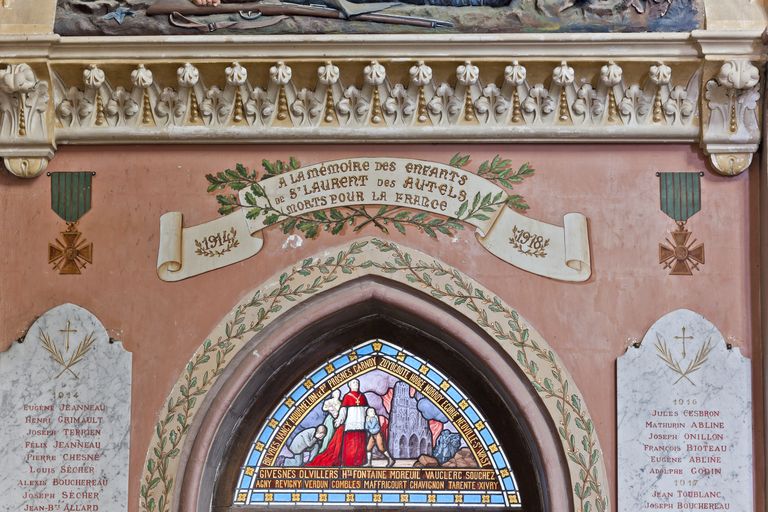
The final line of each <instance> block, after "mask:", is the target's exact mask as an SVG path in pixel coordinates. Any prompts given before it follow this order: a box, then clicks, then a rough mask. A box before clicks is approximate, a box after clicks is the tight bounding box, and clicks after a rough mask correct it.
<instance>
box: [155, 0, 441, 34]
mask: <svg viewBox="0 0 768 512" xmlns="http://www.w3.org/2000/svg"><path fill="white" fill-rule="evenodd" d="M337 1H338V0H337ZM393 5H397V3H375V4H370V5H368V6H366V4H352V3H351V2H344V3H343V6H347V7H349V10H350V11H352V12H350V13H349V14H347V13H346V12H344V11H346V10H347V9H344V11H343V10H341V9H335V8H331V7H325V6H322V5H303V4H297V3H290V2H264V1H255V2H241V3H221V4H220V5H218V6H215V7H214V6H202V5H194V4H193V3H192V2H190V1H189V0H157V1H156V2H155V3H154V4H152V5H151V6H150V7H149V8H148V9H147V15H150V16H152V15H156V14H166V15H169V16H170V20H171V23H172V24H173V25H175V26H179V27H183V28H194V29H198V30H204V31H210V32H213V31H214V30H217V29H225V28H228V29H247V28H259V27H265V26H269V25H273V24H275V23H278V22H280V21H282V20H283V19H285V17H286V16H313V17H317V18H331V19H338V20H348V21H370V22H375V23H390V24H396V25H408V26H413V27H424V28H438V27H453V24H452V23H451V22H449V21H442V20H434V19H430V18H419V17H415V16H404V15H397V14H381V13H379V12H374V11H380V10H382V9H386V8H387V7H391V6H393ZM354 12H360V14H353V13H354ZM224 13H239V14H240V16H241V17H242V18H243V19H245V20H248V21H244V22H218V23H200V22H197V21H194V20H191V19H190V18H187V17H186V16H184V15H197V16H208V15H211V14H224ZM260 16H274V17H275V18H273V19H269V20H267V19H264V20H260V19H258V18H259V17H260ZM251 20H252V21H251Z"/></svg>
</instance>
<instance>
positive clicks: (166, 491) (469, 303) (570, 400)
mask: <svg viewBox="0 0 768 512" xmlns="http://www.w3.org/2000/svg"><path fill="white" fill-rule="evenodd" d="M458 156H459V155H457V157H458ZM233 172H234V171H233ZM243 172H245V169H243ZM212 186H213V185H212ZM372 268H375V269H376V271H377V272H382V273H384V274H388V275H390V276H391V277H392V279H395V280H402V281H403V282H407V283H409V284H410V285H411V286H413V287H414V288H418V289H421V290H423V291H424V292H425V293H428V294H430V295H431V296H433V297H435V298H436V299H437V300H440V301H443V302H444V303H447V304H450V305H452V307H454V308H455V309H456V310H457V311H460V312H462V313H464V314H466V315H468V317H469V318H471V319H473V320H474V321H475V323H476V324H477V325H478V326H479V327H480V328H482V329H483V330H485V331H486V332H487V333H488V334H489V335H491V336H493V338H494V339H496V340H498V341H499V343H501V344H502V346H505V347H508V349H507V350H508V351H509V352H510V355H513V356H514V358H515V362H516V364H517V365H518V366H519V367H520V369H521V370H522V371H523V373H524V374H525V375H526V377H527V378H528V379H529V380H530V382H531V384H532V386H533V388H534V389H535V390H536V392H537V393H538V394H539V396H540V397H541V398H542V399H543V400H545V401H547V402H549V403H554V404H556V406H555V407H554V408H553V409H554V411H553V419H555V421H556V426H557V432H558V434H559V436H560V440H561V442H562V447H563V450H564V453H565V455H566V457H567V459H568V464H569V467H570V468H571V478H572V483H571V485H572V487H571V490H572V494H573V500H574V510H579V511H584V512H605V511H607V510H608V497H607V495H606V489H605V487H604V482H605V475H603V474H602V469H603V465H602V462H601V459H602V457H603V453H602V451H601V450H600V447H599V444H598V439H597V433H596V430H595V425H594V422H593V421H592V419H591V418H590V415H589V413H588V411H587V410H586V407H585V406H584V404H583V403H582V399H581V397H580V394H579V392H578V390H576V389H574V388H575V386H574V385H573V383H572V382H571V380H570V377H569V376H568V374H567V373H566V372H565V370H564V368H563V367H562V366H561V362H560V361H559V359H558V358H557V356H556V355H555V354H554V352H553V351H552V350H549V349H548V347H546V346H545V345H542V344H541V342H540V341H537V340H536V337H535V336H532V335H531V333H530V331H529V330H528V328H527V327H526V326H525V325H524V323H523V322H522V321H521V319H520V318H519V316H518V313H517V312H516V311H515V310H513V309H511V308H509V307H508V306H506V305H505V304H504V303H503V302H502V300H501V299H500V298H499V297H497V296H495V295H493V294H491V293H490V292H488V291H487V290H484V289H483V288H481V287H480V286H479V285H477V284H476V283H474V282H473V281H472V280H471V279H469V278H468V277H466V276H464V275H462V274H461V273H460V272H459V271H458V270H456V269H451V268H448V267H445V266H444V265H443V264H442V263H440V262H439V261H437V260H433V259H430V258H428V257H426V255H421V256H418V255H414V254H412V253H411V252H409V251H408V250H407V249H404V248H401V247H399V246H398V245H397V244H395V243H393V242H389V241H385V240H380V239H377V238H372V239H369V240H361V241H355V242H352V243H351V244H350V245H348V246H345V247H343V248H340V249H339V251H338V253H337V254H336V255H333V254H329V255H328V256H327V257H323V258H311V257H310V258H307V259H305V260H303V261H301V262H299V263H297V264H296V265H294V266H292V267H291V268H289V269H287V270H286V271H285V272H283V273H282V274H280V276H279V279H277V280H276V284H274V285H269V286H265V287H264V288H262V289H259V290H257V291H256V292H255V293H254V294H253V295H252V296H251V298H250V299H249V300H247V301H246V302H244V303H242V304H241V305H239V306H238V307H237V308H236V309H235V311H234V312H233V313H232V315H231V316H230V318H229V319H228V320H227V322H226V324H225V326H224V327H223V335H219V336H217V337H215V338H209V339H207V340H206V341H205V342H204V343H203V345H202V346H201V347H200V348H199V349H198V350H197V352H196V353H195V354H194V356H193V357H192V359H191V360H190V361H189V363H187V365H186V367H185V369H184V371H183V372H182V375H181V377H180V381H179V384H180V385H179V387H178V389H177V390H174V392H173V393H172V395H171V396H170V397H169V400H168V402H167V404H166V407H164V408H163V410H162V411H161V414H160V418H159V421H158V422H157V424H156V426H155V433H154V438H153V441H152V445H151V447H150V450H149V453H148V455H147V459H146V464H145V469H144V474H143V476H142V479H141V487H140V492H139V495H140V504H139V506H140V510H141V511H142V512H169V510H170V501H171V497H172V496H173V492H174V489H175V485H176V480H175V479H174V478H173V475H175V474H176V469H175V468H176V466H177V464H178V463H177V461H176V459H177V458H178V457H179V455H180V453H181V449H182V447H183V443H184V439H185V437H186V436H187V434H188V433H189V430H190V428H191V425H192V421H193V419H194V415H195V414H196V413H197V411H196V406H197V404H198V403H199V399H200V397H205V395H206V394H207V393H208V391H209V390H210V388H211V387H212V386H213V385H214V384H215V383H216V381H217V380H218V378H219V377H220V376H221V375H222V374H223V373H224V370H225V368H226V366H227V365H228V364H229V361H230V359H231V358H232V357H234V355H236V354H237V352H238V350H240V349H241V348H242V346H243V344H244V342H245V340H247V339H250V337H251V336H252V335H255V334H257V333H259V332H262V331H263V330H264V328H265V327H266V326H267V325H269V324H270V322H272V321H273V320H274V319H275V318H277V317H278V316H279V314H280V312H281V311H284V310H285V309H287V308H289V307H290V305H289V304H290V303H297V302H301V301H303V300H305V299H307V298H309V297H312V296H314V295H316V294H317V293H319V292H322V291H323V290H324V289H326V288H329V287H332V286H333V284H332V283H333V282H334V281H338V280H339V279H340V278H342V276H344V275H351V274H354V273H356V272H367V270H366V269H372ZM497 318H498V319H499V320H496V319H497ZM502 321H503V323H502ZM169 468H171V469H170V470H169Z"/></svg>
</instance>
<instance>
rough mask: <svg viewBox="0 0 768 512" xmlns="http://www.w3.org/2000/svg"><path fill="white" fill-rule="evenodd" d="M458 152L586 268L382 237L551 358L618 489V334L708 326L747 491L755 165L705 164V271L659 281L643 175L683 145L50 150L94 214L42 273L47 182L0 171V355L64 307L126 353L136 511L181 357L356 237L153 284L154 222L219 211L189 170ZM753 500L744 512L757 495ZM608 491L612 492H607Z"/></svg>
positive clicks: (697, 162) (758, 392) (53, 220)
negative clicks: (677, 314) (739, 438)
mask: <svg viewBox="0 0 768 512" xmlns="http://www.w3.org/2000/svg"><path fill="white" fill-rule="evenodd" d="M459 151H460V152H464V153H467V152H468V153H471V155H472V161H473V164H474V165H473V164H470V165H469V166H468V168H469V169H476V167H475V166H477V165H479V163H480V162H482V161H483V160H485V159H487V158H490V157H492V156H493V155H495V154H497V153H500V154H501V155H502V156H504V157H506V158H510V159H512V161H513V162H514V163H515V164H516V165H517V164H521V163H523V162H525V161H529V162H530V163H531V165H532V166H533V167H534V168H535V169H536V171H537V172H536V175H535V176H534V177H533V178H531V179H529V180H526V182H525V183H523V184H522V185H520V186H519V187H518V188H517V191H518V192H519V193H521V194H523V195H524V196H525V198H526V199H527V200H528V202H529V203H530V205H531V210H530V212H529V215H531V216H532V217H534V218H536V219H539V220H544V221H548V222H551V223H555V224H561V223H562V214H564V213H566V212H570V211H580V212H582V213H584V214H586V216H587V217H588V218H589V223H590V242H591V250H592V266H593V275H592V277H591V278H590V279H589V281H587V282H585V283H576V284H574V283H564V282H558V281H553V280H550V279H547V278H543V277H540V276H535V275H532V274H528V273H526V272H524V271H522V270H519V269H516V268H514V267H512V266H509V265H507V264H506V263H504V262H502V261H501V260H498V259H496V258H495V257H494V256H492V255H491V254H490V253H488V252H486V251H485V250H484V249H483V248H482V247H480V245H479V244H477V243H476V242H475V240H474V235H473V234H472V232H471V231H470V230H469V229H465V230H464V231H463V232H460V233H459V235H458V236H457V237H456V238H455V239H449V238H448V237H442V238H441V239H440V240H438V241H436V240H433V239H431V238H428V237H427V236H426V235H423V234H419V233H417V232H416V231H414V230H412V229H411V230H409V233H408V235H407V236H403V235H400V234H399V233H394V234H391V235H390V237H391V238H392V239H393V240H395V241H396V242H398V243H401V244H404V245H407V246H411V247H414V248H417V249H419V250H422V251H424V252H427V253H430V254H433V255H434V256H436V257H437V258H440V259H442V260H443V261H445V262H447V263H448V264H450V265H453V266H455V267H458V268H460V269H461V270H463V271H464V272H466V273H467V274H469V275H470V276H472V277H474V278H475V279H477V280H478V281H480V282H481V283H482V284H483V285H485V286H487V287H488V288H490V289H492V290H494V291H495V292H496V293H497V294H498V295H499V296H501V297H502V298H504V299H505V300H506V301H507V302H508V303H509V304H510V305H512V306H513V307H515V308H517V310H518V311H519V312H520V314H521V315H522V316H523V317H524V318H526V319H527V320H528V321H529V322H530V323H531V324H532V325H533V326H534V327H535V328H536V329H537V330H538V331H539V332H540V333H541V334H542V336H543V337H544V338H545V339H546V340H547V341H548V342H549V343H550V344H551V345H552V346H553V347H554V348H555V349H556V350H557V352H558V353H559V355H560V356H561V358H562V359H563V360H564V362H565V363H566V365H567V366H568V368H569V370H570V372H571V373H572V374H573V376H574V378H575V380H576V383H577V384H578V386H579V387H580V389H581V391H582V392H583V393H584V396H585V398H586V400H587V404H588V406H589V408H590V411H591V413H592V415H593V417H594V419H595V421H596V424H597V430H598V433H599V436H600V441H601V443H602V446H603V449H604V450H605V452H606V453H605V458H606V463H607V465H608V471H609V477H610V479H611V481H612V482H615V456H616V455H615V454H616V446H615V366H614V363H615V360H616V358H617V357H618V356H620V355H621V354H622V353H623V352H624V350H625V347H626V346H627V344H628V341H627V340H628V338H630V337H634V338H638V339H639V338H642V336H643V334H644V333H645V331H646V330H647V329H648V327H650V325H651V324H652V323H653V322H654V321H655V320H656V319H658V318H659V317H660V316H662V315H663V314H665V313H667V312H669V311H671V310H673V309H677V308H689V309H692V310H694V311H697V312H699V313H701V314H703V315H704V316H705V317H707V318H708V319H709V320H711V321H712V322H713V323H714V324H715V325H717V326H718V328H719V329H720V330H721V331H722V332H723V334H724V335H725V336H726V337H730V336H732V337H733V339H734V340H735V343H736V344H737V345H738V346H739V347H741V349H742V352H743V353H744V354H745V355H747V356H749V357H752V359H753V375H754V390H755V392H754V397H753V398H754V404H755V427H756V428H755V455H756V465H757V474H756V481H757V482H762V474H763V465H764V461H763V457H762V453H763V445H762V443H763V441H762V440H763V438H764V436H763V429H764V425H763V422H762V419H761V418H762V417H763V414H762V406H761V404H762V380H763V375H762V372H761V365H760V360H761V358H762V354H761V347H760V344H759V341H758V336H759V317H758V303H757V301H758V282H759V273H758V272H759V269H758V250H759V240H758V233H757V229H758V227H757V218H758V204H757V180H756V179H754V174H755V173H756V172H757V171H756V170H754V169H753V170H752V171H751V174H752V176H751V175H750V173H745V174H743V175H741V176H738V177H735V178H722V177H717V176H715V175H713V174H712V173H711V172H709V171H707V172H706V174H705V176H704V178H702V204H703V207H702V210H701V212H700V213H699V214H697V215H696V216H695V217H693V218H692V220H691V221H689V223H688V227H689V228H690V229H691V230H692V231H693V233H694V236H695V237H696V238H698V239H699V240H700V241H702V242H704V243H705V245H706V264H705V265H704V266H703V267H702V269H701V271H700V272H698V273H696V275H694V276H693V277H676V276H668V275H667V273H666V272H665V271H664V270H663V269H662V268H661V266H660V265H659V264H658V243H659V242H660V241H663V240H664V238H665V237H666V236H668V230H670V229H672V228H673V227H674V223H673V222H672V221H671V220H670V219H669V218H668V217H666V216H665V215H664V214H663V213H662V212H661V211H659V192H658V189H659V186H658V178H656V176H655V172H657V171H694V170H707V169H706V164H705V160H704V159H703V157H702V155H700V153H699V151H698V150H697V149H696V148H692V147H690V146H685V145H673V146H628V145H602V146H597V145H548V146H544V145H539V146H535V145H515V146H511V145H464V146H440V145H431V146H430V145H422V146H415V145H414V146H407V145H397V146H396V145H371V146H363V145H359V146H347V147H342V146H309V145H307V146H301V145H293V146H205V147H203V146H168V147H140V146H124V147H91V148H85V147H78V148H69V147H65V148H63V149H61V150H60V151H59V152H58V154H57V156H56V158H55V159H54V160H53V162H52V163H51V165H50V169H49V170H52V171H75V170H92V171H96V173H97V176H96V177H95V178H94V186H93V207H92V210H91V212H90V213H88V214H87V215H86V216H85V217H84V218H83V219H82V220H81V222H80V229H81V231H82V232H83V233H84V234H85V237H86V238H87V239H88V240H90V241H92V242H93V243H94V259H95V262H94V264H93V266H91V267H89V268H87V269H86V270H85V271H84V272H83V274H82V275H80V276H60V275H58V274H57V273H56V272H54V271H53V270H51V268H50V266H49V265H48V264H47V244H48V243H49V242H52V241H53V240H54V238H56V237H57V236H58V235H59V231H61V230H62V229H63V228H64V223H63V221H61V220H60V219H59V218H58V217H57V216H56V214H55V213H54V212H53V211H51V209H50V192H49V190H50V185H49V180H48V178H46V177H41V178H38V179H35V180H26V181H25V180H19V179H16V178H13V177H11V176H10V175H8V174H7V173H0V197H2V202H0V218H2V219H3V220H2V222H1V223H0V240H2V241H3V246H4V247H3V254H4V256H3V271H2V274H1V275H2V280H1V281H0V343H2V345H0V349H3V350H4V349H6V348H7V347H8V346H9V345H10V344H11V343H12V341H13V340H14V339H16V338H19V337H20V336H22V335H23V334H24V331H25V330H26V329H27V328H28V327H29V325H30V324H31V323H32V321H33V320H34V318H35V317H36V316H39V315H40V314H42V313H43V312H45V311H46V310H48V309H50V308H51V307H53V306H55V305H57V304H60V303H62V302H73V303H75V304H78V305H81V306H83V307H85V308H87V309H89V310H90V311H92V312H93V313H94V314H95V315H96V316H97V317H99V318H100V319H101V321H102V322H103V323H104V325H105V326H106V327H107V329H108V331H109V332H110V335H111V336H112V337H114V338H117V339H120V340H123V342H124V344H125V347H126V348H127V349H128V350H129V351H131V352H133V372H134V375H133V383H134V384H133V405H132V408H133V425H132V432H131V436H132V443H131V444H132V449H131V484H130V485H131V487H130V490H131V495H130V502H129V510H136V509H137V508H138V487H139V478H140V474H141V468H142V466H143V463H144V457H145V454H146V450H147V446H148V443H149V441H150V436H151V433H152V430H153V427H154V422H155V419H156V414H157V412H158V411H159V409H160V407H161V405H162V403H163V401H164V399H165V397H166V395H167V394H168V392H169V391H170V389H171V387H172V385H173V383H174V382H175V381H176V379H177V377H178V375H179V373H180V372H181V370H182V367H183V366H184V364H185V363H186V361H187V359H188V358H189V356H190V355H191V354H192V353H193V351H194V350H195V349H196V348H197V347H198V346H199V345H200V343H201V342H202V341H203V340H204V339H205V337H206V335H207V334H208V333H209V332H210V331H211V330H212V328H213V327H214V325H215V324H217V323H218V322H219V321H220V320H221V319H222V318H223V317H224V316H225V315H226V314H227V313H228V311H229V310H230V309H231V308H232V306H233V305H234V304H235V303H236V302H237V301H238V299H240V298H241V297H242V296H243V295H244V294H246V292H248V291H249V290H251V289H254V288H256V287H257V286H258V285H259V284H260V283H262V282H263V281H264V280H266V279H267V278H268V277H270V276H271V275H272V274H274V273H275V272H277V271H278V270H280V269H282V268H283V267H284V266H286V265H289V264H291V263H293V262H295V261H298V260H300V259H302V258H305V257H307V256H310V255H312V254H314V253H317V252H319V251H320V250H321V249H322V248H324V247H328V246H332V245H337V244H340V243H342V241H346V240H351V239H353V238H355V237H357V236H360V235H371V234H375V235H381V233H380V232H378V231H377V230H376V229H375V228H374V227H372V226H370V227H369V228H367V229H365V230H364V231H363V232H361V233H359V234H354V233H352V232H350V231H346V232H345V233H343V234H342V235H339V236H332V235H330V234H328V233H323V234H321V235H320V237H319V239H317V240H310V241H304V242H303V243H302V244H300V245H299V246H296V245H297V244H290V243H288V244H287V243H286V238H287V237H286V235H283V234H282V233H281V232H279V231H278V230H277V229H276V228H270V229H268V230H267V231H266V232H265V236H264V239H265V248H264V250H263V252H262V253H260V254H259V255H257V256H255V257H253V258H251V259H249V260H246V261H243V262H241V263H238V264H236V265H233V266H231V267H227V268H224V269H220V270H217V271H214V272H210V273H208V274H204V275H201V276H198V277H195V278H192V279H188V280H186V281H182V282H178V283H165V282H162V281H160V280H159V279H158V277H157V275H156V273H155V262H156V258H157V245H158V236H159V233H158V226H159V217H160V215H161V214H163V213H165V212H167V211H182V212H183V213H184V216H185V224H186V225H193V224H198V223H201V222H204V221H207V220H210V219H212V218H214V217H216V216H217V213H216V201H215V199H214V195H213V194H207V193H206V191H205V189H206V186H207V183H206V181H205V178H204V175H205V174H206V173H209V172H216V171H219V170H222V169H224V168H226V167H230V166H234V164H235V163H236V162H242V163H244V164H245V165H247V166H253V165H259V162H261V160H262V159H263V158H267V159H270V160H275V159H278V158H281V159H287V158H288V156H291V155H292V156H296V157H297V158H298V159H299V160H300V161H301V162H302V163H303V164H310V163H314V162H319V161H323V160H330V159H334V158H343V157H350V156H403V157H414V158H420V159H429V160H435V161H441V162H448V160H449V159H450V157H451V155H453V154H454V153H456V152H459ZM756 489H758V491H757V492H758V496H757V503H756V505H757V508H758V509H760V508H762V507H763V503H764V495H763V494H764V492H763V491H762V490H761V486H760V485H756ZM615 493H616V489H615V487H614V489H613V490H612V496H613V498H614V499H615V496H616V494H615Z"/></svg>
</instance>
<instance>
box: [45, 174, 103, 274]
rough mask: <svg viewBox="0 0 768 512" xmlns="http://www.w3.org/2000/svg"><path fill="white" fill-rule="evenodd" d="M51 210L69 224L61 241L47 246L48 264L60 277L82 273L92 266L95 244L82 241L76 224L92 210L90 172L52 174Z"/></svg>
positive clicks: (62, 233)
mask: <svg viewBox="0 0 768 512" xmlns="http://www.w3.org/2000/svg"><path fill="white" fill-rule="evenodd" d="M48 175H49V176H50V177H51V209H52V210H53V211H54V212H56V214H57V215H58V216H59V217H61V218H62V220H64V222H66V223H67V229H65V230H64V231H62V232H61V239H58V238H57V239H56V240H55V241H54V243H52V244H48V263H50V264H52V265H53V269H54V270H58V271H59V274H80V271H81V269H83V268H85V266H86V265H87V264H88V263H93V244H92V243H89V242H88V241H87V240H85V239H84V238H82V233H80V231H78V229H77V221H78V220H80V217H82V216H83V215H85V213H86V212H88V210H90V209H91V178H92V177H93V175H94V173H91V172H52V173H48Z"/></svg>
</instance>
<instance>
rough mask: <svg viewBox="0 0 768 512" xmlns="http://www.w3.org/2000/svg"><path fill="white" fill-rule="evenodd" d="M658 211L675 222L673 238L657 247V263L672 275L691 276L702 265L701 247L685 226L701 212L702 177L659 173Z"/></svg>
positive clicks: (702, 253) (686, 173) (689, 174)
mask: <svg viewBox="0 0 768 512" xmlns="http://www.w3.org/2000/svg"><path fill="white" fill-rule="evenodd" d="M656 175H657V176H658V177H659V184H660V192H661V211H663V212H664V213H666V214H667V215H668V216H669V217H670V218H671V219H672V220H674V221H675V223H677V229H675V230H673V231H670V233H669V234H670V236H671V237H672V239H671V240H670V239H669V238H667V239H666V242H667V243H666V244H664V243H661V244H659V263H660V264H661V265H662V266H663V267H664V269H669V270H670V272H669V275H671V276H690V275H693V272H692V270H701V269H700V268H699V265H703V264H704V244H701V243H699V244H697V243H696V242H697V240H696V239H695V238H694V239H693V240H691V237H692V236H693V233H691V232H690V231H689V230H688V229H687V228H686V227H685V224H686V222H688V219H689V218H691V217H693V216H694V215H695V214H696V213H698V211H699V210H700V209H701V176H702V175H703V173H698V172H659V173H656Z"/></svg>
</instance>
